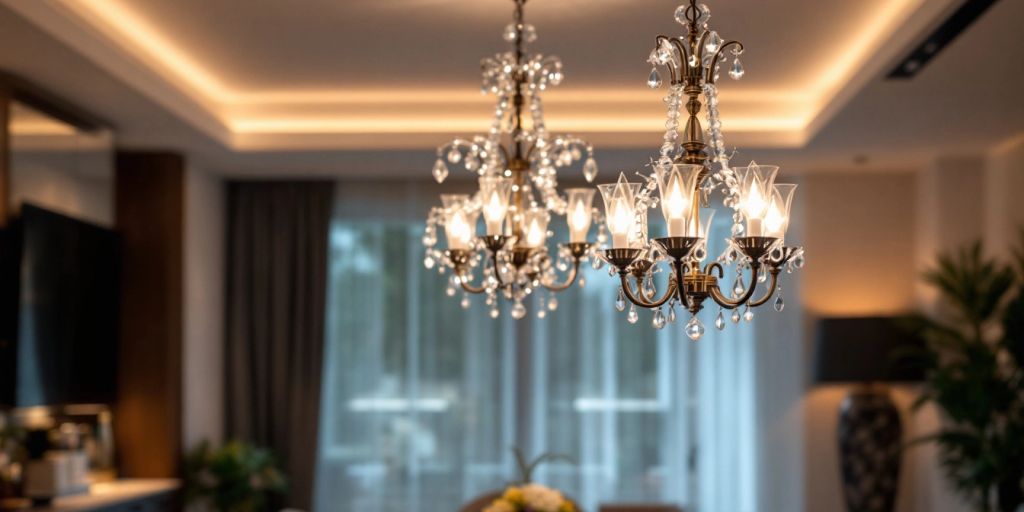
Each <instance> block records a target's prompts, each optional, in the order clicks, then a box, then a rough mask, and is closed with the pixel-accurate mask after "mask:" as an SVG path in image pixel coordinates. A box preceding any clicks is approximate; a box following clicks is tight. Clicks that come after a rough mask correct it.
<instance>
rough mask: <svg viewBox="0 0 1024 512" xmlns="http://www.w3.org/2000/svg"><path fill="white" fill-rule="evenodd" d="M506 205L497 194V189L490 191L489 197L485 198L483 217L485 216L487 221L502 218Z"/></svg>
mask: <svg viewBox="0 0 1024 512" xmlns="http://www.w3.org/2000/svg"><path fill="white" fill-rule="evenodd" d="M507 209H508V207H507V206H506V205H505V204H503V201H502V200H501V196H500V195H498V191H494V192H492V193H491V197H490V198H489V199H488V200H487V205H486V206H484V217H487V222H493V221H496V220H504V218H505V211H506V210H507Z"/></svg>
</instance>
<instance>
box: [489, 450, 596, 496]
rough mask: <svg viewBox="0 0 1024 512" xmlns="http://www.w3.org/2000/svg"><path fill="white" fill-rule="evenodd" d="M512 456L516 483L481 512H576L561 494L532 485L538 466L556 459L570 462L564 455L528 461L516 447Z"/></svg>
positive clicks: (552, 455) (544, 456)
mask: <svg viewBox="0 0 1024 512" xmlns="http://www.w3.org/2000/svg"><path fill="white" fill-rule="evenodd" d="M512 453H513V454H514V455H515V457H516V465H517V466H518V467H519V475H520V483H519V484H516V485H511V486H509V487H508V488H506V489H505V492H504V494H502V495H501V497H500V498H498V499H496V500H494V502H493V503H491V504H490V506H488V507H487V508H485V509H484V512H577V511H578V510H579V509H577V508H576V504H575V503H573V502H572V500H570V499H568V498H566V497H565V496H562V493H560V492H558V491H556V490H555V489H551V488H549V487H544V486H543V485H540V484H535V483H532V479H533V472H534V470H536V469H537V467H538V466H540V465H541V464H543V463H545V462H554V461H558V460H562V461H565V462H572V459H571V458H569V457H567V456H565V455H559V454H554V453H545V454H543V455H541V456H539V457H537V458H536V459H533V460H532V461H528V460H526V457H525V456H524V455H523V452H522V451H520V450H519V449H518V448H513V449H512Z"/></svg>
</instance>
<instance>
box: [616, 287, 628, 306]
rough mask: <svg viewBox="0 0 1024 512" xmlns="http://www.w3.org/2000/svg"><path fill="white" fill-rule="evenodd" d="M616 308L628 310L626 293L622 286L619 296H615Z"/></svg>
mask: <svg viewBox="0 0 1024 512" xmlns="http://www.w3.org/2000/svg"><path fill="white" fill-rule="evenodd" d="M615 309H617V310H619V311H625V310H626V293H625V292H623V291H622V288H619V296H618V297H616V298H615Z"/></svg>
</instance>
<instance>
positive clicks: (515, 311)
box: [512, 301, 526, 320]
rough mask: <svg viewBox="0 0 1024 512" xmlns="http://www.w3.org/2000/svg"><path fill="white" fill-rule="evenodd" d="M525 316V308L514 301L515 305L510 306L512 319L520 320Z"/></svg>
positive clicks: (520, 303)
mask: <svg viewBox="0 0 1024 512" xmlns="http://www.w3.org/2000/svg"><path fill="white" fill-rule="evenodd" d="M525 316H526V306H524V305H523V303H522V302H519V301H516V303H515V305H514V306H512V318H515V319H516V320H522V318H523V317H525Z"/></svg>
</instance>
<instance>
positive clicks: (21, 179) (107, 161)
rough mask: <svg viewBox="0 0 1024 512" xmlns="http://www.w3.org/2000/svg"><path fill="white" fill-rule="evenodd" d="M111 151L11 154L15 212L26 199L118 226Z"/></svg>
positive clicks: (103, 223) (71, 214)
mask: <svg viewBox="0 0 1024 512" xmlns="http://www.w3.org/2000/svg"><path fill="white" fill-rule="evenodd" d="M112 168H113V162H112V155H111V152H110V151H103V152H94V153H88V154H83V153H75V152H70V151H19V150H15V151H14V152H13V154H12V157H11V177H10V179H11V196H10V207H11V212H10V213H12V214H17V213H18V212H19V211H21V205H22V204H23V203H25V202H29V203H34V204H35V205H37V206H41V207H43V208H46V209H48V210H53V211H56V212H59V213H63V214H65V215H68V216H70V217H74V218H77V219H81V220H85V221H88V222H92V223H95V224H99V225H101V226H104V227H112V226H113V225H114V197H113V189H114V187H113V183H112V179H111V176H112V173H111V170H112Z"/></svg>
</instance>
